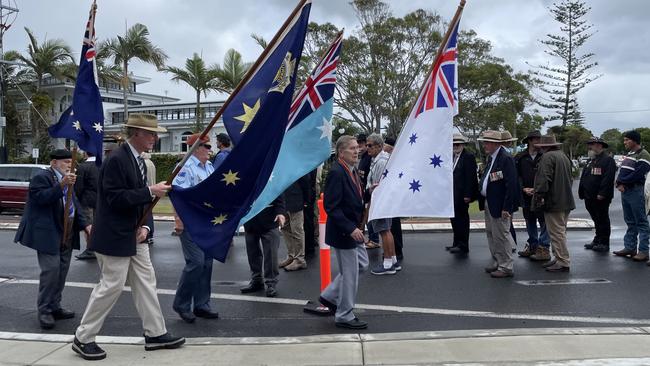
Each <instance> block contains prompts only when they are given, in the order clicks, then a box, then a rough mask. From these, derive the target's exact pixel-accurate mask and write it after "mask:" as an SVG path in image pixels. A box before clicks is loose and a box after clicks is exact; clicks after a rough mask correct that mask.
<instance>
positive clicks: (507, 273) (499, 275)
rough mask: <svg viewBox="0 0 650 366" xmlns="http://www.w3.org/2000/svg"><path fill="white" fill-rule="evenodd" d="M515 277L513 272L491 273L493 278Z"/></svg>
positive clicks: (500, 271) (499, 271) (497, 271)
mask: <svg viewBox="0 0 650 366" xmlns="http://www.w3.org/2000/svg"><path fill="white" fill-rule="evenodd" d="M514 275H515V274H514V273H512V271H508V272H506V271H502V270H500V269H499V270H496V271H494V272H492V273H490V276H492V278H507V277H513V276H514Z"/></svg>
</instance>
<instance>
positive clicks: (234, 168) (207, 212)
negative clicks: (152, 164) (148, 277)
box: [170, 0, 311, 262]
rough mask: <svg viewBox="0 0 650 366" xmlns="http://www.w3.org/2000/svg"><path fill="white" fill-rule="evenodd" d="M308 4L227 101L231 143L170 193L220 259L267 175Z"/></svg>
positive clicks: (197, 236) (305, 0) (305, 1)
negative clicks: (201, 173) (211, 166)
mask: <svg viewBox="0 0 650 366" xmlns="http://www.w3.org/2000/svg"><path fill="white" fill-rule="evenodd" d="M310 9H311V1H309V0H302V1H300V3H299V4H298V6H297V7H296V9H295V10H294V12H293V13H292V15H291V16H290V17H289V20H288V21H287V22H286V23H285V24H286V26H285V27H283V29H281V30H280V31H279V32H278V34H277V35H276V37H274V39H273V40H272V41H271V42H270V44H269V47H268V48H267V49H265V51H264V53H263V55H262V56H263V57H261V58H260V59H258V61H257V62H256V64H255V65H254V66H253V67H252V68H251V71H250V73H251V74H249V75H247V77H246V79H248V80H249V81H248V82H247V83H246V84H245V85H244V86H243V87H238V89H237V90H239V91H238V92H235V93H234V94H233V96H232V98H231V99H229V100H228V101H227V103H228V104H227V107H225V109H224V112H223V119H224V123H225V124H226V127H227V128H228V126H230V128H229V129H228V134H229V135H230V137H231V138H232V140H233V142H234V145H235V147H234V148H233V150H232V152H231V153H230V154H229V155H228V158H227V159H225V161H224V162H223V163H222V164H221V165H220V166H219V167H218V168H216V169H215V171H214V173H213V174H211V175H210V176H209V177H208V178H207V179H205V180H204V181H202V182H201V183H199V184H197V185H196V186H193V187H190V188H185V189H184V188H174V189H173V191H172V192H171V193H170V198H171V200H172V203H173V204H174V208H175V209H176V212H177V213H178V215H179V217H180V218H181V220H182V221H183V223H184V224H185V230H187V231H188V233H189V234H190V236H191V237H192V239H193V241H194V242H195V243H196V244H197V245H198V246H199V247H201V248H202V249H203V250H204V251H205V252H206V253H208V254H210V255H211V256H212V257H213V258H215V259H217V260H218V261H221V262H224V261H225V259H226V256H227V254H228V249H229V248H230V242H231V240H232V237H233V235H234V233H235V231H236V230H237V228H238V227H239V223H240V221H241V219H242V218H243V217H244V216H245V215H246V214H247V213H248V211H249V210H250V208H251V205H252V204H253V202H254V201H255V199H257V197H258V196H259V195H260V193H261V192H262V190H263V189H264V187H265V186H266V184H267V183H268V181H269V180H270V179H271V180H272V179H273V175H272V174H271V172H272V170H273V166H274V165H275V162H276V159H277V157H278V153H279V151H280V145H281V144H282V139H283V137H284V133H285V130H286V126H287V120H288V116H289V108H290V105H291V100H292V96H293V91H294V84H295V77H296V71H297V67H298V64H299V62H300V56H301V54H302V48H303V44H304V40H305V34H306V31H307V24H308V19H309V11H310ZM250 75H252V76H250ZM246 79H245V80H246ZM216 117H217V116H215V118H216ZM211 124H212V123H211Z"/></svg>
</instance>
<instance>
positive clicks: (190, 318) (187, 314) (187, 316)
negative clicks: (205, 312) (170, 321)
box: [174, 310, 196, 324]
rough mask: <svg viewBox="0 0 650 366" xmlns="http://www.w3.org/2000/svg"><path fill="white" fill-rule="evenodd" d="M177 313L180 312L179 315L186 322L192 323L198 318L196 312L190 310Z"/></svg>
mask: <svg viewBox="0 0 650 366" xmlns="http://www.w3.org/2000/svg"><path fill="white" fill-rule="evenodd" d="M174 311H176V310H174ZM176 313H178V316H180V317H181V319H183V320H184V321H185V322H186V323H189V324H192V323H194V321H195V320H196V317H195V316H194V314H192V313H191V312H189V311H176Z"/></svg>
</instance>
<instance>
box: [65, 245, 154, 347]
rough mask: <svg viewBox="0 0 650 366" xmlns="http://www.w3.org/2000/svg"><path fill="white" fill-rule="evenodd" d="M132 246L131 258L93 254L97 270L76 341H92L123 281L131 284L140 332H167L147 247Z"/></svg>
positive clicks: (118, 293) (122, 288) (152, 334)
mask: <svg viewBox="0 0 650 366" xmlns="http://www.w3.org/2000/svg"><path fill="white" fill-rule="evenodd" d="M136 248H137V253H136V255H134V256H132V257H113V256H108V255H103V254H100V253H95V255H96V256H97V263H98V264H99V269H100V272H101V273H100V278H99V283H98V284H97V285H96V286H95V288H94V289H93V292H92V294H90V299H89V300H88V305H87V306H86V311H85V312H84V315H83V318H82V319H81V324H79V327H78V328H77V331H76V332H75V336H76V337H77V339H79V341H80V342H82V343H88V342H94V341H95V336H96V335H97V334H98V333H99V331H100V330H101V328H102V325H103V324H104V320H106V317H107V316H108V313H109V312H110V311H111V308H113V305H115V303H116V302H117V299H119V297H120V295H121V294H122V291H123V290H124V285H125V284H127V283H128V284H129V285H130V286H131V296H132V297H133V302H134V303H135V308H136V310H137V311H138V315H139V316H140V319H142V328H143V329H144V334H145V335H146V336H148V337H157V336H160V335H163V334H165V333H167V329H166V328H165V319H164V318H163V315H162V311H161V310H160V303H159V302H158V295H157V294H156V273H155V272H154V269H153V265H152V264H151V258H150V257H149V246H148V245H147V244H138V245H137V246H136Z"/></svg>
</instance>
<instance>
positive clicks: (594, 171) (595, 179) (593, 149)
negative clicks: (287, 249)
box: [578, 137, 616, 253]
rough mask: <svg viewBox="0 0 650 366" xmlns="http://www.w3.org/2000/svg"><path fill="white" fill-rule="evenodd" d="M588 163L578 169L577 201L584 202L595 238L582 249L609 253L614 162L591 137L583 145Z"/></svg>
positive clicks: (602, 143)
mask: <svg viewBox="0 0 650 366" xmlns="http://www.w3.org/2000/svg"><path fill="white" fill-rule="evenodd" d="M587 146H589V156H590V157H591V160H589V163H587V165H586V166H585V167H584V168H583V169H582V175H581V176H580V184H579V186H578V198H580V199H581V200H584V201H585V208H586V209H587V211H588V212H589V216H591V219H592V220H593V221H594V226H595V227H596V235H595V236H594V239H593V240H592V241H591V243H589V244H585V249H591V250H593V251H595V252H600V253H609V236H610V234H611V232H612V228H611V224H610V221H609V205H610V203H611V202H612V198H613V197H614V178H615V176H616V162H615V161H614V159H613V158H612V157H611V156H609V155H608V154H607V152H605V149H607V147H608V146H609V145H608V144H607V143H606V142H605V141H604V140H603V139H601V138H598V137H592V138H591V139H589V141H587Z"/></svg>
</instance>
